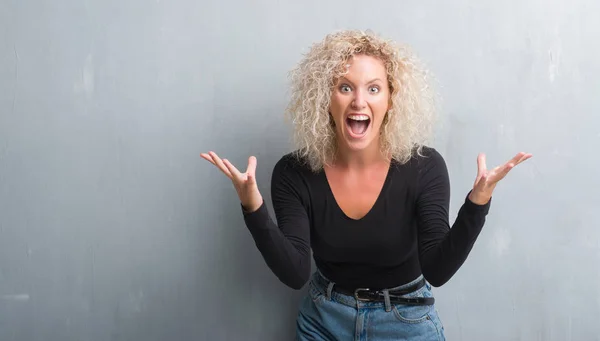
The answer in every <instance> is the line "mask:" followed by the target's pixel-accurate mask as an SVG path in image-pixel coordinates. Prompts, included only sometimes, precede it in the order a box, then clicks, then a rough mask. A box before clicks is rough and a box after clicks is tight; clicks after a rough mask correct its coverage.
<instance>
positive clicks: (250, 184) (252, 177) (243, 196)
mask: <svg viewBox="0 0 600 341" xmlns="http://www.w3.org/2000/svg"><path fill="white" fill-rule="evenodd" d="M200 156H202V158H204V159H206V160H207V161H209V162H210V163H212V164H213V165H215V166H217V168H219V169H220V170H221V171H222V172H223V173H224V174H225V175H227V177H229V179H231V182H232V183H233V187H235V190H236V192H237V194H238V197H239V198H240V201H241V203H242V206H243V207H244V209H245V210H246V211H248V212H254V211H256V210H258V209H259V207H260V206H261V205H262V203H263V198H262V195H260V192H259V191H258V186H257V185H256V158H255V157H254V156H250V158H249V159H248V168H247V169H246V172H245V173H240V171H238V170H237V168H235V166H234V165H232V164H231V163H230V162H229V161H228V160H227V159H223V160H221V158H219V156H218V155H217V154H216V153H214V152H208V154H207V153H201V154H200Z"/></svg>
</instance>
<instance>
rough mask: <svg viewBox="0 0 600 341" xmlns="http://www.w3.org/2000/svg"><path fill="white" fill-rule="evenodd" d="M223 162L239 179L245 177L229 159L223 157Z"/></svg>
mask: <svg viewBox="0 0 600 341" xmlns="http://www.w3.org/2000/svg"><path fill="white" fill-rule="evenodd" d="M223 164H225V167H227V169H228V170H229V172H231V175H233V177H234V178H235V179H236V180H237V181H241V180H243V178H244V176H243V174H242V173H240V171H239V170H238V169H237V168H235V166H234V165H233V164H231V162H229V160H227V159H223Z"/></svg>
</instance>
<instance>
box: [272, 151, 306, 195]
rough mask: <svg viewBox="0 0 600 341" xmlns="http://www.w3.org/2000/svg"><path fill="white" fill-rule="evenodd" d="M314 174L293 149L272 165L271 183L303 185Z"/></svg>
mask: <svg viewBox="0 0 600 341" xmlns="http://www.w3.org/2000/svg"><path fill="white" fill-rule="evenodd" d="M313 175H314V174H313V173H312V172H311V169H310V166H309V165H308V163H307V162H306V161H305V160H304V159H303V158H302V157H300V156H299V155H298V154H297V153H296V152H295V151H294V152H290V153H288V154H285V155H283V156H282V157H281V158H280V159H279V160H278V161H277V162H276V163H275V166H274V167H273V173H272V175H271V177H272V183H273V184H280V183H282V182H283V183H287V184H289V185H292V186H294V187H303V186H305V185H306V183H307V182H308V181H307V180H308V179H309V178H311V177H312V176H313Z"/></svg>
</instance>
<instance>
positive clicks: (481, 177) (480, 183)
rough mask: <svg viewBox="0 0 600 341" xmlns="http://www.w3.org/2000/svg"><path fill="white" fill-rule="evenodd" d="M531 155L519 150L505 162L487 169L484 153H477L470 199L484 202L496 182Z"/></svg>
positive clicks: (489, 195) (489, 196)
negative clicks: (475, 173) (475, 171)
mask: <svg viewBox="0 0 600 341" xmlns="http://www.w3.org/2000/svg"><path fill="white" fill-rule="evenodd" d="M531 157H532V155H531V154H528V153H523V152H521V153H518V154H517V155H515V156H514V157H513V158H512V159H510V160H509V161H508V162H506V163H505V164H503V165H500V166H498V167H495V168H493V169H489V170H488V169H487V166H486V164H485V154H479V156H478V157H477V166H478V168H477V178H476V179H475V183H474V184H473V191H472V194H473V195H472V199H474V201H480V202H486V200H487V199H489V198H491V195H492V192H493V190H494V188H495V187H496V185H497V184H498V182H499V181H500V180H502V179H504V177H506V175H507V174H508V173H509V172H510V171H511V169H513V168H514V167H516V166H517V165H518V164H520V163H522V162H523V161H525V160H527V159H529V158H531ZM478 199H479V200H478Z"/></svg>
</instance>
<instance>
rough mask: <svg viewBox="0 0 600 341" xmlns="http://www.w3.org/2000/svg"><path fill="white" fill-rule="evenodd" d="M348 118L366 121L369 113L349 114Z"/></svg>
mask: <svg viewBox="0 0 600 341" xmlns="http://www.w3.org/2000/svg"><path fill="white" fill-rule="evenodd" d="M348 118H349V119H351V120H355V121H366V120H368V119H369V116H367V115H348Z"/></svg>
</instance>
